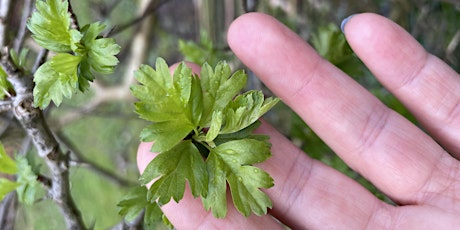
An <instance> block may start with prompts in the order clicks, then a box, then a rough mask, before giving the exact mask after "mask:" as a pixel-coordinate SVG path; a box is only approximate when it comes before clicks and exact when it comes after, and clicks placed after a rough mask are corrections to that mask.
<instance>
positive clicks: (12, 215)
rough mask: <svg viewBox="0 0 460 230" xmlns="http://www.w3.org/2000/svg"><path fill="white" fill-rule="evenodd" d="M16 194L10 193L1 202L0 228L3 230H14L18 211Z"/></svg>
mask: <svg viewBox="0 0 460 230" xmlns="http://www.w3.org/2000/svg"><path fill="white" fill-rule="evenodd" d="M16 196H17V195H16V193H15V192H10V193H9V194H8V195H6V197H5V198H4V199H3V201H2V202H0V226H1V228H2V230H13V229H15V228H14V223H15V219H16V209H17V208H18V201H17V200H18V199H17V198H16Z"/></svg>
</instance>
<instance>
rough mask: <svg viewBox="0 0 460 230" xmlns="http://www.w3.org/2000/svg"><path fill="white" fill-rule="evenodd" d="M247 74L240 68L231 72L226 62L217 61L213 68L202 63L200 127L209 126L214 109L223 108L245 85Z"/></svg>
mask: <svg viewBox="0 0 460 230" xmlns="http://www.w3.org/2000/svg"><path fill="white" fill-rule="evenodd" d="M246 80H247V75H246V74H245V73H244V71H242V70H240V71H237V72H235V73H234V74H231V70H230V67H229V66H228V64H227V63H226V62H219V63H218V64H217V66H216V67H215V69H214V70H213V69H212V67H211V66H210V65H208V64H204V65H203V67H202V70H201V87H202V90H203V117H202V119H201V122H200V126H201V127H209V125H210V123H211V119H212V114H213V112H214V111H219V110H223V109H224V108H225V107H226V106H227V105H228V103H229V102H230V101H231V100H232V99H233V98H234V97H235V96H236V95H237V94H238V93H239V92H240V91H241V90H242V89H243V87H244V86H245V85H246Z"/></svg>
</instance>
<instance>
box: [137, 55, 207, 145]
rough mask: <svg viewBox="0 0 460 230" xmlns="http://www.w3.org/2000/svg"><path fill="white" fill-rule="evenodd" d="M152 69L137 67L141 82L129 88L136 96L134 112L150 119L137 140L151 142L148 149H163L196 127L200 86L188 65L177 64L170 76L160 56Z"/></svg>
mask: <svg viewBox="0 0 460 230" xmlns="http://www.w3.org/2000/svg"><path fill="white" fill-rule="evenodd" d="M156 68H157V70H154V69H153V68H151V67H149V66H147V65H143V66H141V67H140V68H139V70H138V71H136V72H135V77H136V79H137V80H138V81H139V83H141V85H135V86H132V87H131V91H132V93H133V95H134V96H135V97H137V98H138V99H139V101H138V102H136V103H135V111H136V113H137V114H139V116H140V117H141V118H143V119H145V120H148V121H152V122H153V124H151V125H149V126H147V127H145V128H144V129H143V131H142V132H141V139H142V140H143V141H154V142H155V144H154V145H153V146H152V150H151V151H152V152H163V151H167V150H170V149H171V148H173V147H174V146H175V145H176V144H178V143H179V142H180V141H181V140H183V139H184V138H185V137H186V136H187V135H188V134H190V132H192V131H193V130H195V129H196V127H197V123H198V121H199V120H200V116H201V111H200V110H201V109H200V108H201V97H200V94H201V92H198V95H197V92H196V90H199V89H200V88H199V87H200V86H199V84H198V81H197V78H196V77H194V76H193V75H192V72H191V70H190V69H189V68H186V67H185V66H183V65H179V66H178V68H177V69H176V71H175V73H174V79H173V77H172V76H171V74H170V73H169V70H168V66H167V65H166V62H165V61H164V60H163V59H158V60H157V62H156ZM192 88H193V89H194V91H195V92H194V93H193V94H192V93H191V91H192Z"/></svg>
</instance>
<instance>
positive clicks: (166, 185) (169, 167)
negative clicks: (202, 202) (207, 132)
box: [140, 140, 208, 205]
mask: <svg viewBox="0 0 460 230" xmlns="http://www.w3.org/2000/svg"><path fill="white" fill-rule="evenodd" d="M158 177H159V178H158ZM156 178H158V180H156V181H155V182H154V183H153V184H152V186H151V187H150V190H149V192H148V197H149V200H150V201H155V200H157V199H158V203H159V204H160V205H162V204H166V203H168V202H169V201H170V200H171V198H173V199H174V200H175V201H176V202H178V201H179V200H181V199H182V197H183V196H184V191H185V181H186V180H187V181H188V183H189V184H190V188H191V190H192V194H193V195H194V196H195V197H197V196H202V197H205V196H206V193H207V181H208V177H207V172H206V165H205V163H204V160H203V158H202V157H201V155H200V152H199V151H198V149H197V148H196V147H195V145H194V144H193V143H192V141H191V140H185V141H182V142H181V143H179V144H178V145H176V146H175V147H174V148H172V149H171V150H169V151H166V152H162V153H160V154H159V155H158V156H157V157H155V158H154V159H153V160H152V161H151V162H150V163H149V164H148V166H147V168H146V169H145V171H144V173H143V174H142V176H141V178H140V181H141V182H142V183H143V184H147V183H149V182H150V181H152V180H153V179H156Z"/></svg>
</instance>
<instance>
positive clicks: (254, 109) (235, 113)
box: [221, 91, 279, 133]
mask: <svg viewBox="0 0 460 230" xmlns="http://www.w3.org/2000/svg"><path fill="white" fill-rule="evenodd" d="M278 101H279V99H278V98H275V99H274V98H268V99H266V100H264V95H263V94H262V92H260V91H248V92H246V93H244V94H241V95H239V96H237V97H236V98H235V99H234V100H233V101H231V102H230V103H229V105H228V106H227V108H226V111H225V125H224V127H223V128H222V131H221V133H233V132H237V131H239V130H241V129H244V128H246V127H248V126H249V125H251V124H252V123H254V122H255V121H257V120H258V119H259V118H260V117H261V116H262V115H264V114H265V113H266V112H267V111H268V110H270V109H271V108H272V107H273V106H275V105H276V103H278Z"/></svg>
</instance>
